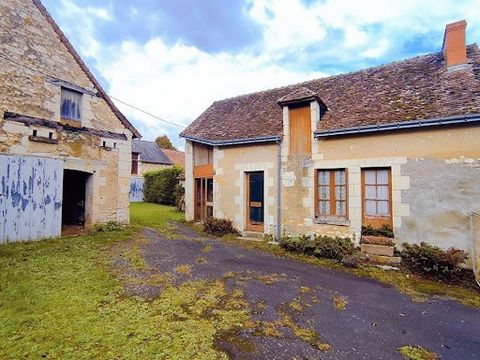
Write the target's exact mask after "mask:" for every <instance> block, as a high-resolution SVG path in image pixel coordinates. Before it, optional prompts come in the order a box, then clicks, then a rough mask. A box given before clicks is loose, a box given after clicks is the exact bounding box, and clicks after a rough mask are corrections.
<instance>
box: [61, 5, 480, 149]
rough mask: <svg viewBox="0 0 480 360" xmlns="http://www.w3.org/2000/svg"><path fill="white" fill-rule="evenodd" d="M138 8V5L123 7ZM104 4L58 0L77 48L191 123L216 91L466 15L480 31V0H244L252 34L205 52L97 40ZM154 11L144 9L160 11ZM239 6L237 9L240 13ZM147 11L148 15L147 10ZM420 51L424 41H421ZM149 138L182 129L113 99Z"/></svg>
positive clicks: (355, 57) (381, 58)
mask: <svg viewBox="0 0 480 360" xmlns="http://www.w3.org/2000/svg"><path fill="white" fill-rule="evenodd" d="M125 11H128V13H129V15H130V17H131V18H138V16H136V15H137V13H138V11H137V9H136V8H135V7H133V6H132V7H129V8H126V9H125ZM112 13H113V12H112V11H111V9H109V8H108V6H107V7H105V6H104V7H86V8H85V7H80V6H77V5H76V4H75V2H74V0H62V2H61V11H59V12H58V17H59V20H60V22H61V24H62V25H63V27H65V28H67V30H68V33H69V34H70V35H71V36H73V37H75V40H76V44H77V46H79V50H80V53H81V54H82V55H83V56H88V57H92V58H94V59H95V60H96V65H97V67H98V70H99V71H100V72H101V73H102V75H103V76H104V77H105V78H106V79H107V80H108V82H109V86H108V88H109V92H110V93H111V94H112V95H113V96H115V97H118V98H119V99H122V100H126V101H127V102H129V103H131V104H133V105H136V106H138V107H140V108H143V109H145V110H147V111H149V112H151V113H154V114H157V115H159V116H161V117H163V118H165V119H168V120H170V121H174V122H178V123H181V124H183V125H187V124H188V123H190V122H191V121H192V120H193V119H194V118H196V117H197V116H198V115H199V114H200V113H202V112H203V111H204V110H205V109H206V108H207V107H208V106H209V105H210V104H211V103H212V102H213V101H214V100H219V99H224V98H226V97H229V96H235V95H238V94H242V93H247V92H252V91H257V90H263V89H267V88H271V87H275V86H281V85H286V84H290V83H295V82H298V81H302V80H306V79H312V78H315V77H320V76H323V75H326V74H325V73H324V72H322V67H321V65H322V64H324V63H326V64H341V65H343V66H346V67H348V64H350V63H355V64H360V63H362V64H372V63H378V62H385V61H390V59H396V58H404V57H405V56H403V54H404V46H405V44H407V43H408V42H411V41H412V40H413V39H414V38H415V36H421V35H425V34H429V35H431V34H432V33H434V34H438V35H435V36H429V37H427V38H424V39H423V41H429V40H431V41H432V43H431V44H430V45H429V49H438V50H440V47H441V42H442V38H441V36H442V32H443V28H444V26H445V24H447V23H449V22H452V21H456V20H460V19H464V18H465V19H467V22H469V27H468V31H469V35H470V39H469V41H470V42H474V41H479V40H480V20H479V19H480V0H468V1H455V0H429V1H421V2H419V1H416V0H404V1H397V0H395V1H386V0H363V1H351V0H325V1H322V2H320V1H319V2H312V3H309V4H307V3H305V2H303V1H302V0H245V10H244V15H246V16H248V17H249V18H250V19H251V20H252V21H253V22H254V23H256V24H257V25H258V27H259V28H260V29H261V36H260V37H259V39H258V42H257V43H255V44H252V46H251V47H249V48H244V49H241V50H239V51H237V52H230V53H215V54H211V53H207V52H205V51H203V50H201V49H199V48H197V47H195V46H192V45H185V42H183V41H182V40H181V39H179V40H178V42H176V43H174V44H171V43H167V42H166V41H165V39H162V38H161V37H159V36H157V37H155V38H152V39H150V40H149V41H146V42H143V43H142V42H135V41H124V42H122V43H121V44H117V45H115V44H114V45H108V44H100V43H99V41H98V40H97V38H96V36H95V28H96V22H97V21H103V22H105V21H115V19H113V18H112V15H111V14H112ZM157 15H158V14H156V13H155V12H152V13H151V14H149V19H150V20H151V19H153V18H155V17H157ZM239 16H240V14H239ZM152 21H153V20H152ZM419 51H421V50H419ZM119 107H120V108H121V110H122V111H123V112H124V113H125V114H126V115H127V117H129V118H130V119H131V120H132V121H133V122H134V123H135V124H136V125H137V126H139V127H141V128H143V129H148V130H147V131H145V130H144V131H143V135H145V137H146V138H147V139H153V138H154V137H155V136H157V135H159V134H162V133H167V134H168V135H169V136H170V137H171V138H172V140H173V141H175V142H176V143H177V144H180V142H179V140H178V138H177V136H176V134H178V132H179V130H178V129H176V128H174V127H171V126H168V125H165V124H164V123H162V122H160V121H158V120H156V119H154V118H152V117H149V116H148V115H145V114H142V113H140V112H138V111H135V110H132V109H131V108H128V107H125V106H123V105H121V104H119Z"/></svg>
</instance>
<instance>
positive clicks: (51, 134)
mask: <svg viewBox="0 0 480 360" xmlns="http://www.w3.org/2000/svg"><path fill="white" fill-rule="evenodd" d="M48 138H49V139H50V140H52V139H53V132H49V133H48Z"/></svg>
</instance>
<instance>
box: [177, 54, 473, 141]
mask: <svg viewBox="0 0 480 360" xmlns="http://www.w3.org/2000/svg"><path fill="white" fill-rule="evenodd" d="M467 55H468V59H469V62H468V64H465V65H460V66H456V67H454V68H447V66H446V65H445V61H444V58H443V54H442V53H440V52H439V53H433V54H429V55H423V56H418V57H414V58H411V59H407V60H403V61H398V62H394V63H391V64H388V65H383V66H378V67H374V68H369V69H365V70H361V71H356V72H352V73H348V74H342V75H335V76H331V77H327V78H321V79H317V80H311V81H306V82H303V83H300V84H295V85H290V86H285V87H281V88H276V89H271V90H266V91H261V92H257V93H252V94H247V95H242V96H238V97H233V98H229V99H225V100H221V101H216V102H214V103H213V104H212V105H211V106H210V107H209V108H208V109H207V110H206V111H205V112H204V113H203V114H201V115H200V116H199V117H198V118H197V119H196V120H195V121H194V122H193V123H192V124H190V126H188V127H187V128H186V129H185V130H184V131H183V132H182V134H181V135H182V136H184V137H187V138H193V139H199V140H205V141H211V142H222V141H225V142H227V141H232V140H234V139H252V138H260V137H268V136H281V135H282V128H283V125H282V110H281V107H280V106H279V105H278V104H277V101H278V100H279V99H282V97H285V96H287V95H289V94H290V95H292V93H293V94H295V91H299V92H302V91H304V90H300V89H301V88H306V89H308V90H310V91H313V92H314V93H316V95H317V96H318V97H319V98H320V99H322V100H323V102H324V103H325V105H326V106H327V108H328V110H327V111H326V112H325V114H324V115H323V117H322V119H321V121H320V122H319V123H318V126H317V131H326V130H334V129H342V128H350V127H361V126H368V125H380V124H387V123H395V122H402V121H411V120H421V119H431V118H443V117H449V116H455V115H468V114H478V113H480V54H479V49H478V46H477V45H476V44H473V45H469V46H468V47H467Z"/></svg>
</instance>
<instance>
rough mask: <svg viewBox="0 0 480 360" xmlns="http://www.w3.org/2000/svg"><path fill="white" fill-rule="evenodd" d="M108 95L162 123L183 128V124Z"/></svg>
mask: <svg viewBox="0 0 480 360" xmlns="http://www.w3.org/2000/svg"><path fill="white" fill-rule="evenodd" d="M108 96H109V97H110V98H111V99H113V100H115V101H118V102H119V103H122V104H123V105H126V106H129V107H131V108H132V109H135V110H138V111H140V112H142V113H144V114H147V115H149V116H151V117H153V118H155V119H157V120H160V121H163V122H164V123H167V124H170V125H173V126H178V127H179V128H181V129H185V126H183V125H180V124H177V123H174V122H172V121H168V120H165V119H162V118H161V117H158V116H157V115H153V114H152V113H151V112H148V111H146V110H142V109H140V108H139V107H136V106H134V105H130V104H129V103H127V102H125V101H123V100H120V99H117V98H116V97H114V96H112V95H108Z"/></svg>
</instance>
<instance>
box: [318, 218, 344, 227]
mask: <svg viewBox="0 0 480 360" xmlns="http://www.w3.org/2000/svg"><path fill="white" fill-rule="evenodd" d="M315 223H316V224H324V225H337V226H350V220H348V219H347V218H343V217H336V216H320V217H317V218H315Z"/></svg>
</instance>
